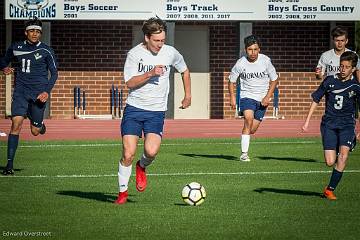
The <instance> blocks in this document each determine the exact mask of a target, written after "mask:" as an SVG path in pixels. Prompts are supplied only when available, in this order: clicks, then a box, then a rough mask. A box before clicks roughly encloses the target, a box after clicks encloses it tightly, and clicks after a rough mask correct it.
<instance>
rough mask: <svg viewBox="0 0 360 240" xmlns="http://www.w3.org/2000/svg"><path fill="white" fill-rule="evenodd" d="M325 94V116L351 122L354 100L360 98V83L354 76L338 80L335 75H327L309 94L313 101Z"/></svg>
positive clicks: (317, 101) (353, 114)
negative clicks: (345, 79)
mask: <svg viewBox="0 0 360 240" xmlns="http://www.w3.org/2000/svg"><path fill="white" fill-rule="evenodd" d="M323 96H325V116H326V117H327V118H332V119H341V120H342V121H340V122H346V121H344V120H346V119H348V121H347V122H350V123H353V119H354V117H355V110H356V104H355V103H356V101H359V100H360V85H359V83H358V81H357V80H356V78H354V77H352V79H350V80H347V81H340V80H339V79H338V77H337V75H334V76H328V77H326V78H325V79H324V81H323V82H322V83H321V84H320V86H319V87H318V89H317V90H316V91H315V92H313V93H312V94H311V97H312V99H313V101H314V102H316V103H319V102H320V101H321V99H322V97H323Z"/></svg>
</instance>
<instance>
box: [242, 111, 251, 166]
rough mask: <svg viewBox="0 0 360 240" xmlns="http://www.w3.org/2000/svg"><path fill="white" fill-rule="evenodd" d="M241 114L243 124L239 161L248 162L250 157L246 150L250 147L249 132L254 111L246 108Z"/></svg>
mask: <svg viewBox="0 0 360 240" xmlns="http://www.w3.org/2000/svg"><path fill="white" fill-rule="evenodd" d="M243 114H244V126H243V130H242V134H241V156H240V161H243V162H249V161H250V157H249V155H248V152H249V147H250V134H251V129H252V125H253V122H254V111H253V110H252V109H247V110H244V111H243Z"/></svg>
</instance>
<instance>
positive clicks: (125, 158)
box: [122, 152, 135, 166]
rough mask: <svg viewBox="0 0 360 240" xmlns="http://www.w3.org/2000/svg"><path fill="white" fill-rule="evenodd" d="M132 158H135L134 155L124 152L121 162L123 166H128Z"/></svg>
mask: <svg viewBox="0 0 360 240" xmlns="http://www.w3.org/2000/svg"><path fill="white" fill-rule="evenodd" d="M134 157H135V154H133V153H130V152H124V153H123V159H122V162H123V163H124V165H125V166H128V165H130V164H131V163H132V162H133V160H134Z"/></svg>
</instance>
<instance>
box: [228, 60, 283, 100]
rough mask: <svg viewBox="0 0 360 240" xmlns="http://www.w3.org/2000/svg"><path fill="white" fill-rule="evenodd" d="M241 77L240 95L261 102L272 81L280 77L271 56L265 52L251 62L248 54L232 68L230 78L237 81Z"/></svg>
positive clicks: (231, 80)
mask: <svg viewBox="0 0 360 240" xmlns="http://www.w3.org/2000/svg"><path fill="white" fill-rule="evenodd" d="M239 77H240V88H241V93H240V97H241V98H251V99H254V100H256V101H259V102H260V101H261V100H262V99H263V98H264V97H265V96H266V94H267V92H268V90H269V85H270V84H269V83H270V81H275V80H276V79H278V75H277V73H276V70H275V68H274V66H273V65H272V63H271V60H270V58H269V57H268V56H266V55H264V54H259V56H258V59H257V60H256V61H255V62H249V61H248V60H247V58H246V56H244V57H242V58H240V59H239V60H238V61H237V62H236V64H235V66H234V67H233V68H232V69H231V73H230V75H229V80H230V82H233V83H235V82H236V81H237V79H238V78H239Z"/></svg>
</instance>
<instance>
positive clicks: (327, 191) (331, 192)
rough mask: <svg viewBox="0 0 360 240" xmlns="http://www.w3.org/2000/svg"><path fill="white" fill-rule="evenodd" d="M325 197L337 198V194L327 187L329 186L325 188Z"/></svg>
mask: <svg viewBox="0 0 360 240" xmlns="http://www.w3.org/2000/svg"><path fill="white" fill-rule="evenodd" d="M324 197H326V198H327V199H329V200H336V196H335V194H334V191H331V190H329V189H327V187H326V188H325V190H324Z"/></svg>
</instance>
